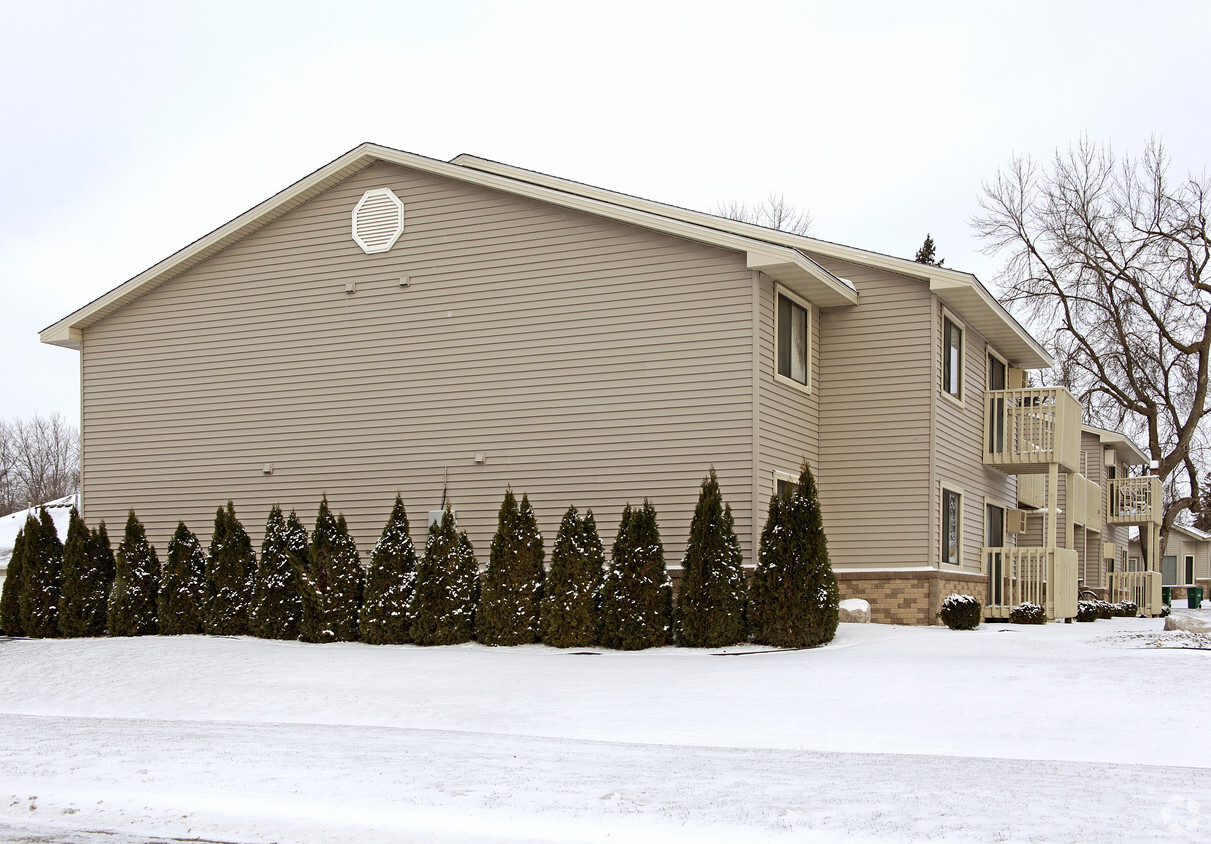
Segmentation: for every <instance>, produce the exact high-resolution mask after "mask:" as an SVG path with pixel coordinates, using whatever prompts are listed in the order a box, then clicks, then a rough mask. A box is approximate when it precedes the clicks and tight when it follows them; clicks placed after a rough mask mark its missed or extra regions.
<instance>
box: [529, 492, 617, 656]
mask: <svg viewBox="0 0 1211 844" xmlns="http://www.w3.org/2000/svg"><path fill="white" fill-rule="evenodd" d="M590 532H591V535H590ZM604 561H605V559H604V555H603V553H602V548H601V539H600V538H599V537H598V536H597V525H596V523H595V522H594V521H593V513H592V511H590V512H589V513H588V514H587V515H586V516H585V517H584V518H583V519H582V518H581V517H580V514H579V513H578V512H577V511H576V508H575V507H569V508H568V511H567V512H566V513H564V516H563V520H562V521H561V522H560V523H559V532H558V533H557V534H555V545H554V547H553V548H552V549H551V570H550V572H548V573H547V579H546V583H545V584H544V585H543V597H542V641H543V642H544V643H545V644H547V645H550V646H551V647H555V648H588V647H592V646H593V645H595V644H596V643H597V598H598V593H599V592H600V590H601V575H602V568H603V564H604Z"/></svg>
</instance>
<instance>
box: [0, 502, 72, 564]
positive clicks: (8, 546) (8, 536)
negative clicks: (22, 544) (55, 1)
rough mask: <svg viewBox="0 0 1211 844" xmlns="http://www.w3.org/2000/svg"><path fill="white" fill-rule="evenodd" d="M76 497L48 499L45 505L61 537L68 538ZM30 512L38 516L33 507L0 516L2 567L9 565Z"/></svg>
mask: <svg viewBox="0 0 1211 844" xmlns="http://www.w3.org/2000/svg"><path fill="white" fill-rule="evenodd" d="M76 498H77V497H76V496H75V495H69V496H67V497H65V498H59V499H56V500H55V501H48V502H47V503H46V504H44V505H43V506H44V507H46V509H47V510H48V511H49V512H50V515H51V518H52V519H54V520H55V529H56V530H58V531H59V539H66V538H67V522H68V515H69V514H70V513H71V507H72V505H73V504H75V503H76ZM30 513H33V514H34V517H35V518H37V515H38V508H37V507H32V508H30V509H29V510H18V511H17V512H16V513H9V514H8V515H7V516H0V569H4V568H5V567H7V566H8V558H9V557H11V556H12V555H13V543H15V542H16V541H17V534H18V533H20V532H21V528H23V527H25V518H26V517H27V516H28V515H29V514H30ZM0 580H3V578H0Z"/></svg>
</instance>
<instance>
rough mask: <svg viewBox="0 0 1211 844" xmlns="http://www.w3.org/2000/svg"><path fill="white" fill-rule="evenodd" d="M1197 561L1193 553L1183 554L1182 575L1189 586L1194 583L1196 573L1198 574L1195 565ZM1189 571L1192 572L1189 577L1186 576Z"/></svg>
mask: <svg viewBox="0 0 1211 844" xmlns="http://www.w3.org/2000/svg"><path fill="white" fill-rule="evenodd" d="M1197 562H1198V561H1197V560H1196V559H1195V558H1194V555H1193V554H1183V555H1182V577H1183V579H1185V581H1186V585H1187V586H1193V585H1194V581H1195V574H1196V572H1195V571H1194V567H1195V565H1196V563H1197ZM1187 572H1189V573H1190V576H1189V577H1186V573H1187Z"/></svg>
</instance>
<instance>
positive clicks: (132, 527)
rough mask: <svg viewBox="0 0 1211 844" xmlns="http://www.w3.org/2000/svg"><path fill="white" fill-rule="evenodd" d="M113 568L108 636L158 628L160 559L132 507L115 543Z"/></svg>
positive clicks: (150, 632)
mask: <svg viewBox="0 0 1211 844" xmlns="http://www.w3.org/2000/svg"><path fill="white" fill-rule="evenodd" d="M114 569H115V574H114V585H113V589H112V590H110V593H109V612H108V616H107V621H108V624H107V627H108V632H109V635H110V636H149V635H154V634H155V633H156V632H157V630H158V624H157V621H156V593H157V591H158V587H159V583H160V561H159V559H158V558H157V557H156V549H155V548H153V547H152V546H151V544H150V543H149V542H148V541H147V532H146V531H145V530H144V529H143V524H142V522H140V521H139V520H138V518H136V517H135V511H134V510H131V511H130V515H129V516H127V518H126V531H125V535H124V536H123V537H122V541H121V542H120V543H118V553H117V554H116V555H115V557H114Z"/></svg>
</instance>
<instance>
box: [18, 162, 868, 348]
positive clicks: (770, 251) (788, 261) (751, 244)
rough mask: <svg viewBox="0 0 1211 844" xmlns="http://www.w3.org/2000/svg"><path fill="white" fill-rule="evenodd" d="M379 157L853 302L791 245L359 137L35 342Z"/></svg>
mask: <svg viewBox="0 0 1211 844" xmlns="http://www.w3.org/2000/svg"><path fill="white" fill-rule="evenodd" d="M378 161H383V162H387V163H389V164H396V165H399V166H401V167H409V168H412V169H415V170H421V171H424V172H427V173H433V174H435V175H439V176H444V177H447V178H451V179H458V180H460V181H464V182H470V183H473V184H476V185H480V186H482V187H487V188H492V189H495V190H500V191H504V192H506V193H511V194H515V195H519V196H525V197H528V198H531V199H536V200H540V201H543V202H549V203H551V204H554V205H559V206H562V207H565V208H571V209H575V210H578V211H583V212H585V213H588V214H595V215H597V216H600V217H606V218H609V219H612V220H617V221H619V222H624V223H629V224H631V225H636V226H640V227H643V228H647V229H652V230H656V231H660V232H664V233H666V234H670V235H674V236H676V237H682V238H686V239H688V240H693V241H697V242H700V243H706V244H709V245H711V246H717V247H720V248H723V249H730V250H733V251H737V252H743V253H744V254H745V256H746V259H747V264H748V266H749V267H750V268H752V269H757V270H761V271H762V272H764V273H766V274H767V275H769V276H771V277H773V278H775V279H777V280H778V281H780V282H781V283H783V284H785V285H786V286H787V287H789V288H791V289H792V290H794V291H795V292H797V293H800V294H801V295H803V296H805V297H807V298H808V299H810V300H812V301H813V302H815V303H816V304H818V305H821V306H823V307H831V306H837V305H853V304H856V303H857V301H858V294H857V292H856V291H855V290H854V287H853V285H852V284H850V283H849V282H846V281H843V280H841V279H839V278H837V277H836V276H835V275H833V274H832V273H830V272H829V271H828V270H826V269H824V268H823V267H821V266H820V265H819V264H818V263H816V261H814V260H813V259H812V258H810V257H808V256H807V255H805V254H803V253H802V252H800V251H799V250H797V249H795V248H794V246H789V245H787V244H784V243H780V242H777V241H776V240H771V239H769V238H759V237H753V236H751V235H746V234H740V233H735V232H730V231H726V230H723V229H720V228H716V227H708V226H703V225H701V224H700V223H698V222H695V221H685V220H679V219H676V218H674V217H671V216H667V215H657V214H653V213H651V212H650V211H648V210H645V209H640V208H631V207H627V206H625V205H621V204H618V203H611V202H608V201H604V200H601V199H597V198H594V197H588V196H580V195H577V194H574V193H569V192H567V191H561V190H557V189H554V188H551V187H547V186H543V185H537V184H532V183H530V182H526V181H522V180H519V179H516V178H512V177H509V176H501V175H497V174H494V173H488V172H486V171H484V170H480V169H475V168H471V167H464V166H461V165H459V164H452V163H449V162H445V161H438V160H437V159H434V158H425V157H424V156H420V155H414V154H413V153H408V152H402V151H400V150H394V149H390V148H388V147H383V146H379V145H377V144H370V143H365V144H362V145H360V146H358V147H356V148H354V149H352V150H350V151H349V152H347V153H345V154H344V155H342V156H341V157H340V158H338V159H336V160H335V161H332V162H330V163H328V164H326V165H324V166H323V167H321V168H320V169H318V170H316V171H315V172H314V173H312V174H311V175H309V176H307V177H305V178H303V179H301V180H299V181H298V182H295V183H294V184H293V185H291V186H290V187H288V188H286V189H285V190H283V191H281V192H279V193H277V194H275V195H273V196H271V197H270V198H269V199H267V200H265V201H264V202H262V203H261V204H259V205H257V206H256V207H254V208H251V209H249V210H248V211H245V212H244V213H243V214H241V215H240V216H238V217H236V218H235V219H234V220H232V221H230V222H229V223H227V224H225V225H223V226H220V227H219V228H217V229H215V230H214V231H212V232H211V233H210V234H208V235H206V236H205V237H202V238H200V239H199V240H196V241H194V242H193V243H191V244H190V245H189V246H186V247H185V248H184V249H182V250H180V251H179V252H176V253H174V254H173V255H170V256H169V257H167V258H165V259H164V260H163V261H161V262H160V263H158V264H156V265H155V266H153V267H150V268H148V269H146V270H144V271H143V272H141V273H139V274H138V275H137V276H135V277H134V278H132V279H130V280H129V281H127V282H125V283H124V284H121V285H119V286H118V287H115V288H114V289H113V290H110V291H109V292H108V293H106V294H105V295H103V296H101V297H100V298H98V299H95V300H93V301H92V302H90V303H88V304H87V305H85V306H84V307H83V308H80V309H79V310H77V311H75V312H74V313H71V314H69V315H68V316H66V317H64V318H63V319H61V320H59V321H58V322H56V323H55V324H54V325H51V326H48V327H47V328H45V329H43V330H42V333H41V340H42V342H43V343H51V344H54V345H57V346H67V347H69V348H77V349H78V348H79V347H80V339H81V337H82V333H83V330H84V329H86V328H88V326H90V325H92V324H93V323H95V322H97V321H98V320H101V319H102V318H104V317H105V316H106V315H108V314H110V313H112V312H113V311H115V310H117V309H118V308H120V307H122V306H123V305H125V304H127V303H128V302H130V301H132V300H134V299H136V298H138V297H139V296H142V295H143V294H144V293H147V292H148V291H150V290H152V289H154V288H155V287H157V286H159V285H160V284H163V283H164V282H165V281H168V280H169V279H171V278H173V277H175V276H177V275H180V274H181V273H183V272H185V271H186V270H188V269H189V268H190V267H193V266H195V265H197V264H199V263H201V262H202V261H205V260H206V259H207V258H209V257H210V256H212V255H214V254H215V253H217V252H219V251H220V250H222V249H224V248H226V247H227V246H230V245H231V244H232V243H234V242H236V241H237V240H240V239H241V238H243V237H246V236H248V235H249V234H251V233H252V232H254V231H256V230H257V229H259V228H261V227H262V226H264V225H266V224H268V223H270V222H272V221H273V220H276V219H277V218H279V217H281V216H282V215H284V214H286V213H287V212H289V211H291V210H293V209H294V208H297V207H298V206H299V205H302V204H303V203H304V202H306V201H307V200H309V199H311V198H312V197H314V196H316V195H317V194H319V193H322V192H323V191H325V190H327V189H328V188H330V187H332V186H333V185H335V184H337V183H338V182H341V181H343V180H344V179H347V178H348V177H349V176H352V175H353V174H354V173H357V172H358V171H360V170H362V169H364V168H366V167H368V166H370V165H371V164H373V163H375V162H378ZM763 231H764V230H763Z"/></svg>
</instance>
